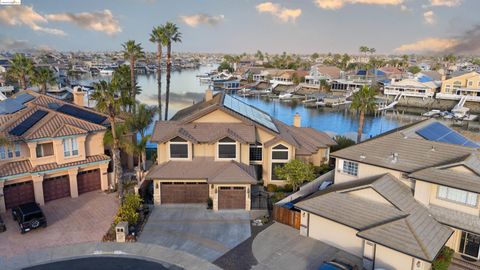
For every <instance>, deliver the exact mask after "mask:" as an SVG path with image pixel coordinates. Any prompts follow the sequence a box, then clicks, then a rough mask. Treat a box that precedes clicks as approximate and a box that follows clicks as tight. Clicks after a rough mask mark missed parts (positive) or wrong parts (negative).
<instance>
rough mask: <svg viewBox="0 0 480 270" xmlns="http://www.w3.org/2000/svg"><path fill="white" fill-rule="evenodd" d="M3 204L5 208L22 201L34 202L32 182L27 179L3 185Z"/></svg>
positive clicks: (22, 202)
mask: <svg viewBox="0 0 480 270" xmlns="http://www.w3.org/2000/svg"><path fill="white" fill-rule="evenodd" d="M3 195H4V199H5V206H6V207H7V209H9V208H13V207H16V206H19V205H21V204H24V203H29V202H34V201H35V193H34V192H33V182H32V181H27V182H22V183H17V184H13V185H6V186H4V187H3Z"/></svg>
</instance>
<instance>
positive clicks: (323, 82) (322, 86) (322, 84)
mask: <svg viewBox="0 0 480 270" xmlns="http://www.w3.org/2000/svg"><path fill="white" fill-rule="evenodd" d="M330 88H331V87H330V84H328V82H327V80H325V79H321V80H320V89H322V90H325V91H327V92H330Z"/></svg>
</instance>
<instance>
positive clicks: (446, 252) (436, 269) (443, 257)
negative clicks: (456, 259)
mask: <svg viewBox="0 0 480 270" xmlns="http://www.w3.org/2000/svg"><path fill="white" fill-rule="evenodd" d="M454 253H455V252H454V251H453V249H451V248H449V247H447V246H444V247H443V248H442V250H441V251H440V253H439V254H438V256H437V258H435V260H434V261H433V263H432V269H433V270H448V267H449V265H450V262H451V261H452V258H453V254H454Z"/></svg>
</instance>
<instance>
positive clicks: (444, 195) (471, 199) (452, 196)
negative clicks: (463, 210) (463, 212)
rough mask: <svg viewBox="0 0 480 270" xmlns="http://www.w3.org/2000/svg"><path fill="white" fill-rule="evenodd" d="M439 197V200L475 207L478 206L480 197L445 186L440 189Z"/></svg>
mask: <svg viewBox="0 0 480 270" xmlns="http://www.w3.org/2000/svg"><path fill="white" fill-rule="evenodd" d="M437 197H438V198H439V199H443V200H448V201H452V202H455V203H460V204H466V205H468V206H473V207H475V206H477V200H478V195H477V194H476V193H473V192H468V191H464V190H460V189H456V188H450V187H445V186H439V187H438V192H437Z"/></svg>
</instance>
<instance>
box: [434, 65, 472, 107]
mask: <svg viewBox="0 0 480 270" xmlns="http://www.w3.org/2000/svg"><path fill="white" fill-rule="evenodd" d="M465 96H466V97H465ZM438 97H439V98H442V99H457V100H458V99H461V98H462V97H465V98H466V100H468V101H477V102H480V74H479V73H477V72H469V73H466V74H463V75H459V76H456V77H453V78H450V79H448V80H443V81H442V88H441V90H440V93H439V95H438Z"/></svg>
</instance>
